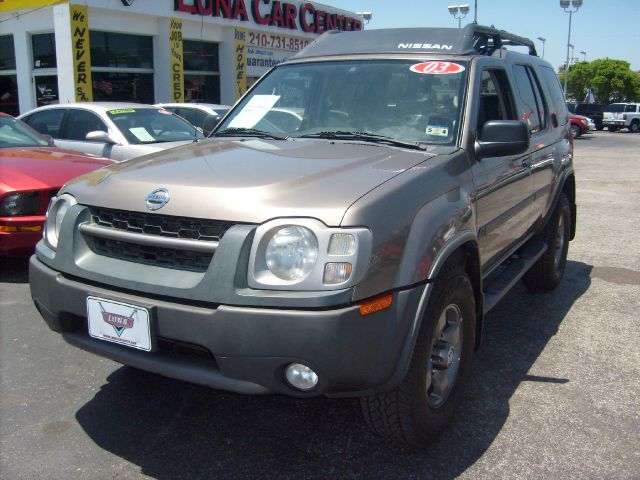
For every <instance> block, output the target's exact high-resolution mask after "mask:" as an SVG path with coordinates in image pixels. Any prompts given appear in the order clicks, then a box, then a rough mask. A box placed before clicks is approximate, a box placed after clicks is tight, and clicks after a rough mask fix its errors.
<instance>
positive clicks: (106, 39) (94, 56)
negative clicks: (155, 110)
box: [89, 31, 155, 103]
mask: <svg viewBox="0 0 640 480" xmlns="http://www.w3.org/2000/svg"><path fill="white" fill-rule="evenodd" d="M89 35H90V45H91V76H92V80H93V99H94V100H95V101H125V102H139V103H154V101H155V95H154V91H153V40H152V37H147V36H140V35H128V34H124V33H112V32H94V31H92V32H90V33H89Z"/></svg>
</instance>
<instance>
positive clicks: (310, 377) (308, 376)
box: [285, 363, 318, 390]
mask: <svg viewBox="0 0 640 480" xmlns="http://www.w3.org/2000/svg"><path fill="white" fill-rule="evenodd" d="M285 377H286V378H287V381H288V382H289V383H290V384H291V385H292V386H293V387H295V388H297V389H299V390H311V389H312V388H313V387H315V386H316V385H317V384H318V375H316V372H314V371H313V370H311V369H310V368H309V367H307V366H306V365H302V364H301V363H291V364H289V366H288V367H287V370H286V372H285Z"/></svg>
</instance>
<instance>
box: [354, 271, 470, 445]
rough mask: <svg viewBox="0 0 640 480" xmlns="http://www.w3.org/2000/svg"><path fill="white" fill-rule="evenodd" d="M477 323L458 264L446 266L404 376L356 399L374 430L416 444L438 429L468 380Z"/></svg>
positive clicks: (467, 284)
mask: <svg viewBox="0 0 640 480" xmlns="http://www.w3.org/2000/svg"><path fill="white" fill-rule="evenodd" d="M475 323H476V317H475V300H474V294H473V288H472V286H471V282H470V281H469V277H468V276H467V274H466V273H465V272H464V270H463V269H462V267H461V266H454V265H451V266H448V267H445V268H444V269H443V271H442V272H441V274H440V275H439V276H438V279H437V280H436V284H435V287H434V289H433V292H432V295H431V298H430V300H429V305H428V306H427V311H426V313H425V316H424V318H423V321H422V326H421V327H420V331H419V333H418V338H417V340H416V345H415V347H414V351H413V356H412V359H411V364H410V366H409V371H408V372H407V375H406V376H405V378H404V380H402V382H401V383H400V384H399V385H398V386H397V387H396V388H394V389H393V390H391V391H389V392H383V393H379V394H375V395H372V396H369V397H364V398H362V399H361V401H360V403H361V407H362V413H363V414H364V417H365V420H366V421H367V423H368V424H369V426H370V427H371V429H372V430H373V431H374V432H375V433H376V434H378V435H380V436H383V437H386V438H389V439H393V440H396V441H400V442H403V443H408V444H410V445H414V446H419V445H423V444H425V443H428V442H431V441H433V440H435V439H436V438H437V437H438V436H439V435H440V434H441V433H442V431H443V430H444V429H445V427H446V426H447V425H448V423H449V422H450V421H451V418H452V417H453V414H454V411H455V408H456V407H457V405H458V404H459V403H460V399H461V397H462V392H463V391H464V388H465V386H466V384H467V382H468V378H469V373H470V368H471V359H472V356H473V347H474V343H475Z"/></svg>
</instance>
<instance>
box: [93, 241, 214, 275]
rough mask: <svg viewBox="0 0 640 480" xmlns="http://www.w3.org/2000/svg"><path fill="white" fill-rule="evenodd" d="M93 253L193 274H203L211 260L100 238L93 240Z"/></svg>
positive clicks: (195, 255) (210, 257)
mask: <svg viewBox="0 0 640 480" xmlns="http://www.w3.org/2000/svg"><path fill="white" fill-rule="evenodd" d="M93 251H94V252H96V253H97V254H99V255H104V256H105V257H113V258H119V259H121V260H128V261H130V262H137V263H145V264H147V265H155V266H159V267H169V268H178V269H181V270H192V271H195V272H204V271H205V270H206V269H207V268H209V264H210V263H211V259H212V258H213V254H206V253H201V252H192V251H188V250H177V249H173V248H161V247H154V246H149V245H138V244H135V243H130V242H121V241H119V240H112V239H109V238H100V237H94V238H93Z"/></svg>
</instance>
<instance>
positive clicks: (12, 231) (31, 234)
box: [0, 217, 44, 256]
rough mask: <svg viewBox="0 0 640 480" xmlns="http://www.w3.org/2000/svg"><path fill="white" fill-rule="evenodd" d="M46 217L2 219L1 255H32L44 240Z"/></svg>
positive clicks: (0, 235)
mask: <svg viewBox="0 0 640 480" xmlns="http://www.w3.org/2000/svg"><path fill="white" fill-rule="evenodd" d="M43 223H44V217H26V218H25V217H3V218H0V255H3V256H4V255H31V254H32V253H33V250H34V248H35V246H36V243H38V241H40V240H41V239H42V225H43Z"/></svg>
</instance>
